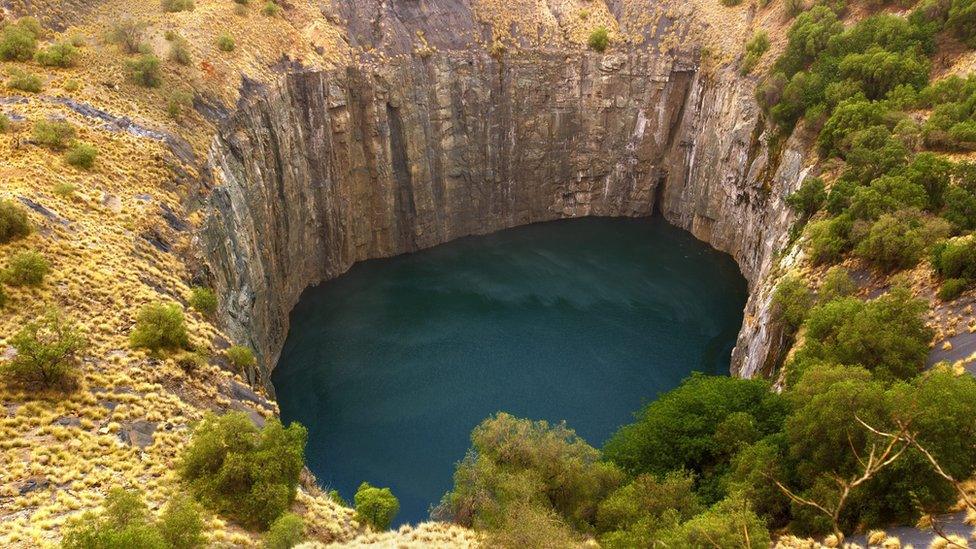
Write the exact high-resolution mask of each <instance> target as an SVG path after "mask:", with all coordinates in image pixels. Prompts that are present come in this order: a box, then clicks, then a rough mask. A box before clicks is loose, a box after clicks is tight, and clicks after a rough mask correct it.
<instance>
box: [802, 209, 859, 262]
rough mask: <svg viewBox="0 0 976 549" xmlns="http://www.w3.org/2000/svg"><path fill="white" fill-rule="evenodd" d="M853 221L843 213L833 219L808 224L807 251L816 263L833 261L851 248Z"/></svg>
mask: <svg viewBox="0 0 976 549" xmlns="http://www.w3.org/2000/svg"><path fill="white" fill-rule="evenodd" d="M852 226H853V221H852V220H851V218H850V216H847V215H842V216H838V217H835V218H832V219H823V220H820V221H815V222H813V223H810V225H808V226H807V242H806V246H805V248H806V251H807V253H808V254H810V260H811V261H813V262H814V263H832V262H834V261H838V260H840V259H841V257H843V255H844V252H846V251H847V250H848V249H850V246H851V242H850V233H851V228H852Z"/></svg>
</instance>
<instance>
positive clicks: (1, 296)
mask: <svg viewBox="0 0 976 549" xmlns="http://www.w3.org/2000/svg"><path fill="white" fill-rule="evenodd" d="M6 306H7V290H4V289H3V284H0V309H3V308H4V307H6Z"/></svg>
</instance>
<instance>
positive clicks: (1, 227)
mask: <svg viewBox="0 0 976 549" xmlns="http://www.w3.org/2000/svg"><path fill="white" fill-rule="evenodd" d="M30 233H31V224H30V221H29V220H28V219H27V212H25V211H24V209H23V208H21V207H20V206H18V205H17V204H14V203H13V202H11V201H10V200H0V244H6V243H8V242H12V241H14V240H17V239H18V238H24V237H25V236H27V235H29V234H30Z"/></svg>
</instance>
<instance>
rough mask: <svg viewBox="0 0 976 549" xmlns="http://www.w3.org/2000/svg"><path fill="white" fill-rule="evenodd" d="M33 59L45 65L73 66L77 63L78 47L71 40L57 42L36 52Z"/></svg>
mask: <svg viewBox="0 0 976 549" xmlns="http://www.w3.org/2000/svg"><path fill="white" fill-rule="evenodd" d="M34 59H35V60H36V61H37V62H38V63H40V64H41V65H44V66H45V67H62V68H67V67H73V66H75V65H76V64H77V63H78V48H76V47H75V46H74V45H73V44H72V43H71V42H57V43H55V44H52V45H50V46H48V47H47V48H45V49H43V50H41V51H39V52H37V55H35V56H34Z"/></svg>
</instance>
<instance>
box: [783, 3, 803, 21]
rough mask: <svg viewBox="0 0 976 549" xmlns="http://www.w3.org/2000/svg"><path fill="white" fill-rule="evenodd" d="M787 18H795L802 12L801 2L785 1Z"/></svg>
mask: <svg viewBox="0 0 976 549" xmlns="http://www.w3.org/2000/svg"><path fill="white" fill-rule="evenodd" d="M784 6H786V7H785V11H786V15H787V17H796V16H797V15H800V14H801V13H802V12H803V0H785V3H784Z"/></svg>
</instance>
